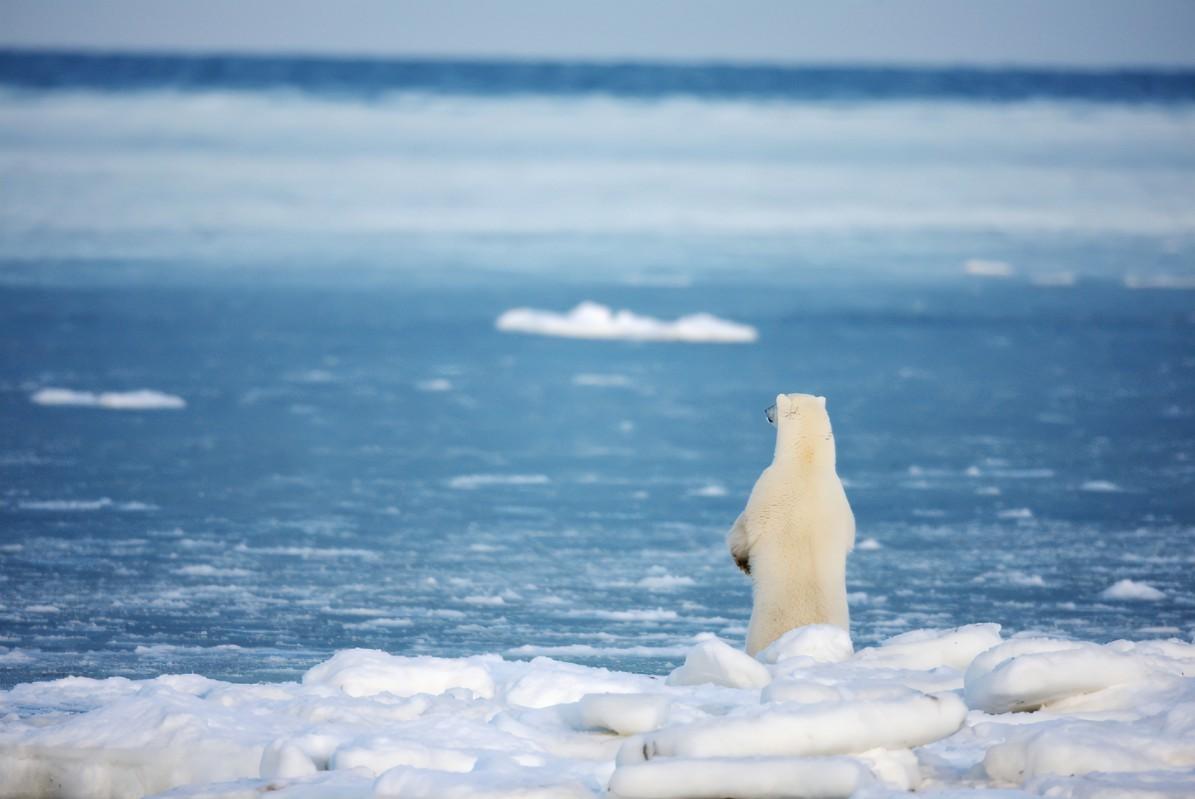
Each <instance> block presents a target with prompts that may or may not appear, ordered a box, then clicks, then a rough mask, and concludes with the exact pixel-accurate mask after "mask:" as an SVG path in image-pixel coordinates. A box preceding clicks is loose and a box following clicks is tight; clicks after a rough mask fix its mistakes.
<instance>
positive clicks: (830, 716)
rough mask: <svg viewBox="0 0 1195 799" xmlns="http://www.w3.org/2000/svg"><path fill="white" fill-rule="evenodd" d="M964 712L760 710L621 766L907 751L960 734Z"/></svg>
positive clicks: (934, 707) (685, 729) (909, 706)
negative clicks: (680, 759) (657, 760)
mask: <svg viewBox="0 0 1195 799" xmlns="http://www.w3.org/2000/svg"><path fill="white" fill-rule="evenodd" d="M966 715H967V707H966V705H964V704H963V701H962V700H961V699H959V698H958V696H956V695H955V694H953V693H944V694H938V695H930V694H922V693H919V692H912V693H911V694H910V695H909V696H907V697H905V698H903V699H896V700H887V701H849V702H832V703H817V704H809V705H761V706H758V707H755V708H748V709H746V710H745V711H742V712H740V713H738V714H736V715H730V716H724V717H720V718H714V719H709V720H704V721H695V722H691V723H689V724H678V725H673V726H671V727H666V728H665V729H662V730H659V731H657V732H653V733H650V734H648V735H645V736H643V739H642V741H640V740H637V739H631V740H630V741H628V742H627V743H626V744H624V745H623V748H622V749H621V750H619V762H620V763H622V762H624V761H625V760H628V759H630V760H633V759H634V758H636V757H638V758H640V759H643V760H650V759H652V758H654V757H773V756H774V757H782V756H789V757H791V756H810V755H842V754H852V753H858V752H866V751H868V750H870V749H878V748H883V749H908V748H912V747H914V746H922V745H924V744H928V743H931V742H933V741H937V740H939V739H941V738H945V737H946V736H948V735H951V734H953V733H955V732H957V731H958V729H959V728H960V727H961V726H962V724H963V719H964V718H965V717H966Z"/></svg>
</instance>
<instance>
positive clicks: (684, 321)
mask: <svg viewBox="0 0 1195 799" xmlns="http://www.w3.org/2000/svg"><path fill="white" fill-rule="evenodd" d="M496 325H497V328H498V329H499V330H502V331H505V332H508V333H534V334H537V335H541V336H561V337H564V338H592V339H628V340H631V341H686V342H720V343H748V342H752V341H755V340H756V339H757V338H758V337H759V334H758V332H757V331H756V329H755V328H754V327H752V326H750V325H744V324H740V323H738V322H731V321H729V320H726V319H720V318H718V317H716V316H713V315H712V314H708V313H697V314H690V315H688V316H682V317H680V318H679V319H676V320H673V321H670V322H669V321H663V320H660V319H656V318H654V317H651V316H643V315H640V314H636V313H633V312H631V311H627V310H620V311H614V310H612V309H611V308H609V307H608V306H606V305H602V304H600V303H596V302H582V303H581V304H579V305H578V306H577V307H575V308H573V309H572V310H571V311H569V312H568V313H564V314H562V313H557V312H555V311H541V310H536V309H534V308H512V309H511V310H509V311H506V312H505V313H503V314H502V315H501V316H499V317H498V321H497V322H496Z"/></svg>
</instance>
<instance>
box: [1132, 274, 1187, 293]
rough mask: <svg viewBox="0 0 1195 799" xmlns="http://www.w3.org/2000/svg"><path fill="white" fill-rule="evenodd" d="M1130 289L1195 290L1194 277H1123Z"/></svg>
mask: <svg viewBox="0 0 1195 799" xmlns="http://www.w3.org/2000/svg"><path fill="white" fill-rule="evenodd" d="M1124 285H1125V288H1130V289H1179V290H1189V289H1195V275H1125V278H1124Z"/></svg>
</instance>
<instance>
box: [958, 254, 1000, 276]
mask: <svg viewBox="0 0 1195 799" xmlns="http://www.w3.org/2000/svg"><path fill="white" fill-rule="evenodd" d="M963 271H964V272H966V273H967V274H968V275H973V276H975V277H1012V265H1011V264H1009V263H1007V262H1006V261H992V260H986V259H984V258H972V259H970V260H968V261H966V262H964V263H963Z"/></svg>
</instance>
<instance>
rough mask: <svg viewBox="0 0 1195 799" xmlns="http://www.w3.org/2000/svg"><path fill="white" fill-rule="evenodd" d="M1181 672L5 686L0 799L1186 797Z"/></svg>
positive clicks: (1016, 649)
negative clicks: (158, 798) (155, 797)
mask: <svg viewBox="0 0 1195 799" xmlns="http://www.w3.org/2000/svg"><path fill="white" fill-rule="evenodd" d="M1192 674H1195V645H1192V644H1188V643H1182V642H1178V641H1173V640H1172V641H1148V642H1142V643H1130V642H1127V641H1117V642H1114V643H1111V644H1107V645H1097V644H1092V643H1086V642H1081V641H1067V640H1060V639H1049V638H1043V637H1034V636H1017V637H1014V638H1011V639H1002V637H1001V635H1000V632H999V627H998V626H997V625H971V626H968V627H962V628H958V629H954V630H922V631H917V632H913V633H907V634H905V635H901V636H898V637H896V638H893V639H890V640H889V641H887V642H885V643H884V644H883V645H881V646H879V647H875V648H871V649H865V650H862V651H860V652H853V651H852V649H851V646H850V641H849V640H848V639H847V637H846V635H845V633H843V632H841V631H840V630H837V629H835V628H832V627H807V628H803V629H799V630H795V631H793V632H791V633H789V634H788V635H787V636H785V637H784V638H782V639H781V640H780V641H778V642H776V643H775V644H773V646H771V647H769V648H768V649H767V650H765V651H763V652H761V653H760V656H759V659H758V660H756V659H753V658H750V657H748V656H747V655H745V654H743V653H742V652H741V651H739V650H737V649H735V648H732V647H731V646H729V645H728V644H726V643H724V642H722V641H720V640H718V639H716V638H713V637H703V638H702V639H701V640H699V641H698V642H697V643H696V645H695V646H694V647H693V649H692V650H691V651H690V652H689V654H688V657H687V658H686V661H685V663H684V664H683V665H682V666H680V667H679V668H677V669H676V670H675V671H674V672H673V673H672V674H671V675H669V676H668V677H667V678H666V679H661V678H658V677H652V676H646V675H638V674H627V673H618V672H611V671H607V670H604V669H594V668H587V667H583V666H577V665H573V664H569V663H562V662H559V661H554V660H550V659H547V658H537V659H535V660H533V661H530V662H520V661H507V660H503V659H502V658H500V657H498V656H495V655H482V656H476V657H468V658H461V659H440V658H431V657H410V658H407V657H396V656H393V655H389V654H386V653H384V652H378V651H373V650H360V649H356V650H347V651H343V652H339V653H337V654H336V656H335V657H333V658H331V659H330V660H328V661H327V662H325V663H321V664H319V665H318V666H316V667H314V668H312V669H311V670H310V671H308V672H307V674H306V675H305V676H304V677H303V680H302V682H301V683H281V684H272V685H271V684H262V685H239V684H231V683H223V682H217V681H215V680H209V679H207V678H204V677H199V676H196V675H175V676H166V677H159V678H157V679H154V680H145V681H130V680H127V679H124V678H120V677H113V678H109V679H104V680H92V679H84V678H78V677H73V678H68V679H63V680H57V681H54V682H45V683H34V684H26V685H20V686H17V687H16V688H14V689H12V690H11V691H8V692H3V693H0V717H3V719H4V723H3V724H2V725H0V796H6V797H9V796H62V797H105V796H119V797H137V796H142V795H144V794H153V793H158V792H167V793H166V795H168V796H171V797H201V796H202V797H255V796H260V795H262V794H263V793H267V792H268V793H269V794H270V795H271V796H277V797H280V799H296V797H345V798H346V799H347V797H389V796H393V797H399V796H401V797H438V798H439V799H451V797H545V798H546V797H551V798H552V799H560V798H562V797H591V796H602V795H610V796H614V797H623V799H632V798H633V797H642V798H643V799H648V798H654V799H667V798H668V797H688V799H698V798H699V797H728V796H731V797H797V796H811V797H812V796H817V797H833V796H850V795H857V796H864V797H875V796H884V795H889V794H897V793H900V792H904V791H907V790H911V789H912V790H919V791H922V792H925V793H928V794H930V795H933V794H934V793H939V794H941V792H943V791H947V792H949V793H950V795H953V796H959V795H962V794H960V793H958V791H966V794H965V795H967V796H978V795H983V793H984V791H983V789H992V790H993V793H992V794H991V795H992V796H1006V797H1007V796H1025V795H1043V796H1051V797H1074V798H1076V799H1077V798H1078V797H1112V796H1115V797H1124V796H1140V797H1146V796H1149V797H1158V796H1174V797H1180V796H1182V797H1189V796H1193V795H1195V677H1193V676H1190V675H1192ZM172 789H173V790H172ZM941 795H945V794H941Z"/></svg>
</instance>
